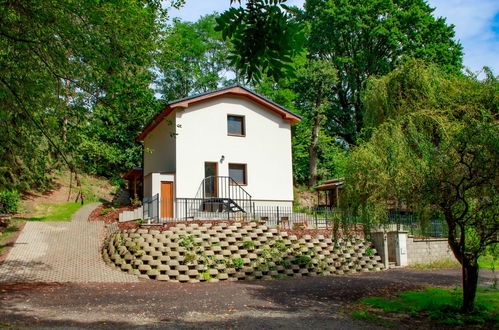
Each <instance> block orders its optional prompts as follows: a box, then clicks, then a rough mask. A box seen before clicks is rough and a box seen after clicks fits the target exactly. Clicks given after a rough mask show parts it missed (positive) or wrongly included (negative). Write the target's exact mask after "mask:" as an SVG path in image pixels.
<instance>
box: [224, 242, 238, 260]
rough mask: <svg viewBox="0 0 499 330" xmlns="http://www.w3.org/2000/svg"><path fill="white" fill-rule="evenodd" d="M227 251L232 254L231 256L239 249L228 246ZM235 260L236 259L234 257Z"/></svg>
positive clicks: (234, 246)
mask: <svg viewBox="0 0 499 330" xmlns="http://www.w3.org/2000/svg"><path fill="white" fill-rule="evenodd" d="M227 249H228V250H229V251H231V252H232V254H233V255H234V252H236V251H238V250H239V247H237V246H236V245H229V247H228V248H227ZM235 258H236V257H235Z"/></svg>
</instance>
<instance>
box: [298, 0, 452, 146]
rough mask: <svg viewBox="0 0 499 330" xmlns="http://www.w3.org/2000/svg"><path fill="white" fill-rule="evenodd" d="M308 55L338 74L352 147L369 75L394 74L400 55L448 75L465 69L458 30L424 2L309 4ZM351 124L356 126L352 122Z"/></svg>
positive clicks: (339, 101) (338, 103)
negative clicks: (421, 60)
mask: <svg viewBox="0 0 499 330" xmlns="http://www.w3.org/2000/svg"><path fill="white" fill-rule="evenodd" d="M304 7H305V13H304V15H305V21H306V22H308V23H309V24H310V34H309V37H308V42H307V45H306V47H307V50H308V52H309V54H311V55H314V56H318V57H320V58H322V59H324V60H327V61H330V63H331V64H332V65H333V67H334V68H335V69H336V70H337V71H338V83H337V84H336V86H335V87H334V89H333V90H334V93H335V97H334V102H335V111H334V114H332V115H331V116H330V120H331V121H333V122H339V123H340V125H341V126H342V131H341V132H338V133H340V134H341V135H342V136H343V137H344V138H345V139H346V140H347V141H348V142H354V141H355V136H356V134H357V133H358V132H360V131H361V129H362V127H363V123H364V121H363V116H364V111H365V110H364V105H363V103H362V99H361V92H362V88H363V85H364V82H365V81H366V79H367V78H369V77H371V76H379V75H384V74H387V73H388V72H390V71H392V70H393V69H394V68H395V67H396V65H397V64H398V62H399V59H400V58H401V56H410V57H414V58H419V59H423V60H425V61H429V62H433V63H437V64H439V65H441V66H443V67H444V68H445V70H447V71H451V72H458V71H459V70H460V69H461V61H462V47H461V45H460V44H459V43H458V42H456V41H454V40H453V38H454V36H455V34H454V26H453V25H447V24H446V22H445V19H444V18H435V17H434V16H433V11H434V9H433V8H431V7H430V6H429V5H428V3H427V2H426V1H423V0H409V1H407V0H373V1H363V0H333V1H329V0H307V1H306V2H305V5H304ZM351 122H353V125H351V124H350V123H351Z"/></svg>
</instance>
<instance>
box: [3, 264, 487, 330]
mask: <svg viewBox="0 0 499 330" xmlns="http://www.w3.org/2000/svg"><path fill="white" fill-rule="evenodd" d="M493 278H494V276H493V274H492V272H491V271H489V270H482V271H480V282H481V284H482V285H490V284H491V281H492V280H493ZM460 282H461V274H460V270H459V269H437V270H411V269H392V270H389V271H383V272H374V273H371V272H369V273H357V274H349V275H338V276H323V277H303V278H290V279H280V280H271V281H263V280H262V281H238V282H218V283H169V282H161V281H154V280H141V281H139V282H137V283H14V284H11V283H0V311H1V313H0V326H2V325H4V326H7V327H9V326H10V327H13V328H22V327H25V326H34V327H50V328H53V327H56V328H61V329H68V328H71V329H75V328H91V329H96V328H97V329H100V328H103V329H128V328H137V329H159V328H160V329H164V328H166V329H193V328H194V329H199V328H201V329H300V330H301V329H348V330H353V329H372V328H375V325H374V324H373V323H372V322H371V323H366V322H362V321H356V320H352V319H351V318H350V317H349V315H348V314H347V313H343V312H341V310H342V308H344V307H345V306H347V305H348V304H349V303H350V302H352V301H356V300H357V299H359V298H364V297H368V296H379V295H383V296H384V295H387V294H396V293H397V292H400V291H405V290H411V289H419V288H422V287H425V286H427V285H436V286H447V287H454V286H456V285H459V284H460ZM429 326H431V324H428V323H427V322H425V321H424V320H418V319H411V320H410V322H404V321H402V322H398V323H397V324H396V328H410V329H411V330H414V329H419V328H422V329H427V328H428V327H429ZM433 326H434V325H433Z"/></svg>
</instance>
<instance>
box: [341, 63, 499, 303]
mask: <svg viewBox="0 0 499 330" xmlns="http://www.w3.org/2000/svg"><path fill="white" fill-rule="evenodd" d="M497 87H498V84H497V79H496V78H495V77H494V76H493V75H492V74H491V73H489V74H488V77H487V79H485V80H483V81H478V80H477V79H476V78H474V77H469V76H462V75H450V74H447V73H444V72H443V71H441V70H440V69H438V68H436V67H432V66H430V67H428V66H425V65H423V64H421V63H419V62H412V61H410V62H408V63H406V64H404V65H402V66H401V67H400V68H399V69H397V70H395V71H393V72H392V73H390V74H388V75H386V76H384V77H381V78H378V79H370V80H369V82H368V85H367V90H366V92H365V97H364V102H365V104H366V110H367V112H366V126H368V127H369V131H368V132H367V134H366V135H367V136H368V140H367V142H364V143H363V144H361V145H360V146H359V147H357V148H356V149H355V150H354V152H353V153H352V155H351V157H350V159H349V165H348V170H347V173H348V174H347V179H346V182H347V187H346V192H347V195H348V196H349V200H350V202H354V203H355V204H356V205H359V206H363V207H366V208H368V209H370V210H373V212H374V214H375V216H376V218H377V219H379V221H380V222H383V221H384V220H383V219H386V212H387V211H386V209H387V208H386V206H387V204H388V202H389V201H393V200H396V201H398V202H400V203H404V204H405V205H409V206H410V207H412V208H413V209H414V211H415V212H421V214H424V213H429V212H438V213H440V214H441V215H442V216H443V218H444V219H445V221H446V222H447V225H448V242H449V246H450V248H451V250H452V252H453V253H454V255H455V257H456V259H457V260H458V261H459V262H460V263H461V265H462V276H463V311H465V312H470V311H472V310H473V307H474V299H475V293H476V287H477V281H478V271H479V267H478V262H477V260H478V257H479V256H480V255H481V254H483V252H484V250H485V248H486V247H487V246H489V245H491V244H494V243H497V242H498V238H499V236H498V235H499V220H498V211H499V198H498V196H499V195H498V190H499V173H498V171H497V164H498V163H499V134H498V127H497V119H498V118H497V109H498V103H499V102H498V101H499V98H498V95H497V93H496V91H497Z"/></svg>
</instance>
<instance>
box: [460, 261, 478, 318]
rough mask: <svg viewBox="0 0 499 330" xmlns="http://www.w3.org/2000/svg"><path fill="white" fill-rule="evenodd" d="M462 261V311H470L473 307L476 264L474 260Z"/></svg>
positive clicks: (476, 275)
mask: <svg viewBox="0 0 499 330" xmlns="http://www.w3.org/2000/svg"><path fill="white" fill-rule="evenodd" d="M463 261H464V262H463V267H462V269H463V312H465V313H471V312H472V311H473V308H474V307H475V296H476V287H477V284H478V264H477V261H476V260H463Z"/></svg>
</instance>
